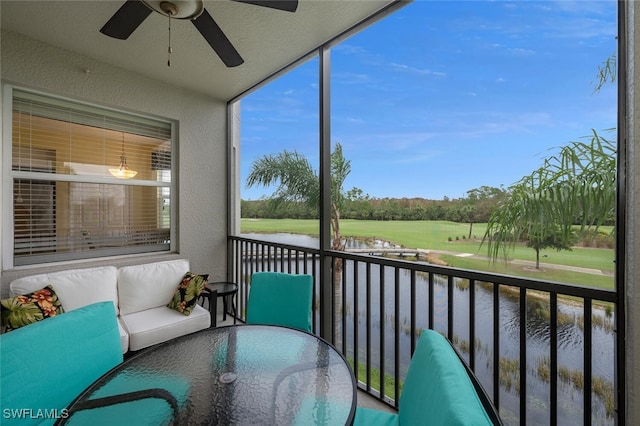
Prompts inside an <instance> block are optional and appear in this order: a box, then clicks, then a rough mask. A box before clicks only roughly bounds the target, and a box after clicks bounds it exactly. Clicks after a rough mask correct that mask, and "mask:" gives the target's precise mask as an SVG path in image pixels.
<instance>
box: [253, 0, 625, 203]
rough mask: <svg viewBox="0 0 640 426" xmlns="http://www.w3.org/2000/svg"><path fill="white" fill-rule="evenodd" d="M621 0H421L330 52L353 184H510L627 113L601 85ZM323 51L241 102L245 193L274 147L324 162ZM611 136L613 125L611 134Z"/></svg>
mask: <svg viewBox="0 0 640 426" xmlns="http://www.w3.org/2000/svg"><path fill="white" fill-rule="evenodd" d="M616 20H617V17H616V3H615V2H614V1H611V0H610V1H601V2H587V1H564V0H563V1H541V2H536V1H427V0H418V1H415V2H413V3H411V4H409V5H407V6H406V7H404V8H402V9H400V10H398V11H397V12H395V13H393V14H391V15H389V16H387V17H386V18H384V19H382V20H381V21H379V22H377V23H375V24H373V25H372V26H369V27H368V28H366V29H364V30H363V31H361V32H359V33H357V34H356V35H354V36H352V37H350V38H348V39H346V40H344V41H343V42H342V43H340V44H339V45H337V46H335V47H334V48H333V49H332V51H331V93H332V95H331V115H332V122H331V126H332V127H331V135H332V143H336V142H340V143H341V144H342V146H343V150H344V155H345V157H346V158H347V159H349V160H350V161H351V169H352V170H351V174H350V175H349V177H348V178H347V180H346V182H345V185H344V187H345V190H348V189H351V188H352V187H358V188H360V189H362V190H363V192H364V193H365V194H369V195H370V196H372V197H378V198H383V197H397V198H402V197H409V198H411V197H421V198H428V199H442V198H443V197H445V196H446V197H449V198H459V197H464V196H465V195H466V192H467V191H468V190H470V189H473V188H477V187H480V186H483V185H487V186H496V187H500V186H502V185H504V187H505V188H506V187H508V186H509V185H511V184H512V183H514V182H516V181H517V180H519V179H520V178H521V177H523V176H525V175H527V174H529V173H531V172H532V171H533V170H534V169H536V168H537V167H539V166H540V165H541V164H542V159H543V158H545V157H547V156H549V155H550V154H552V153H553V150H552V151H550V149H552V148H554V147H558V146H563V145H566V144H567V143H569V142H570V141H576V140H580V139H581V138H582V137H585V136H588V135H590V133H591V129H592V128H593V129H595V130H597V131H598V132H602V131H604V130H605V129H609V128H613V127H615V125H616V88H615V85H613V84H610V85H608V86H606V87H604V88H603V89H602V90H601V91H600V92H598V93H596V94H594V93H593V89H594V83H595V81H596V73H597V70H598V65H599V64H601V63H602V62H603V61H605V60H606V59H607V58H608V57H609V56H610V55H611V54H612V53H614V52H615V51H616V40H615V37H616V25H617V24H616ZM317 76H318V60H317V59H313V60H311V61H310V62H308V63H305V64H304V65H302V66H300V67H298V68H296V69H295V70H294V71H292V72H290V73H288V74H287V75H285V76H283V77H281V78H279V79H278V80H275V81H274V82H272V83H270V84H268V85H267V86H264V87H263V88H261V89H259V90H258V91H256V92H254V93H252V94H250V95H248V96H247V97H245V98H244V99H243V100H242V102H241V188H242V193H241V196H242V198H243V199H258V198H260V197H262V196H268V195H270V194H271V193H272V192H273V189H274V188H246V186H245V182H246V175H247V174H248V172H249V170H250V167H251V164H252V162H253V161H255V159H257V158H259V157H260V156H262V155H265V154H272V153H277V152H281V151H282V150H284V149H287V150H296V151H298V152H300V153H302V154H304V155H305V156H306V157H307V158H308V159H309V161H310V162H311V164H312V165H314V167H316V169H317V165H318V94H317ZM603 134H604V135H606V137H609V138H614V135H615V133H603Z"/></svg>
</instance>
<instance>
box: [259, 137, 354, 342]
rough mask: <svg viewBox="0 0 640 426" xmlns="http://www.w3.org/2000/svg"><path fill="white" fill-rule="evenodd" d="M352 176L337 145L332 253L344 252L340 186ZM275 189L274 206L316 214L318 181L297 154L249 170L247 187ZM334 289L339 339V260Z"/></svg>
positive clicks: (267, 158) (333, 172) (273, 158)
mask: <svg viewBox="0 0 640 426" xmlns="http://www.w3.org/2000/svg"><path fill="white" fill-rule="evenodd" d="M350 172H351V162H350V161H348V160H346V159H345V158H344V156H343V155H342V145H341V144H340V143H337V144H336V146H335V148H334V150H333V152H332V153H331V231H332V237H331V249H332V250H344V247H345V244H346V241H343V240H342V237H341V235H340V209H341V208H342V207H343V204H344V200H345V198H346V196H347V195H346V193H345V192H344V189H343V184H344V181H345V179H346V178H347V176H348V175H349V173H350ZM275 184H278V188H277V189H276V191H275V192H274V194H273V195H272V197H271V200H272V201H274V202H275V203H282V202H298V203H305V204H307V205H308V206H309V207H311V208H313V209H315V211H318V209H319V206H320V179H319V177H318V175H317V174H316V172H315V171H314V170H313V167H311V164H310V163H309V161H308V160H307V159H306V158H305V157H304V156H303V155H301V154H299V153H298V152H296V151H293V152H292V151H287V150H285V151H282V152H281V153H278V154H269V155H265V156H263V157H261V158H259V159H257V160H256V161H254V163H253V164H252V166H251V171H250V173H249V176H248V177H247V186H248V187H251V186H254V185H262V186H271V185H275ZM333 278H334V282H335V284H336V285H335V289H334V295H333V298H334V300H333V302H334V306H335V307H336V309H335V311H334V312H335V315H336V318H335V322H334V324H335V328H334V330H333V331H334V335H335V336H336V339H339V337H338V336H339V334H340V324H339V318H340V315H339V312H340V309H342V291H341V288H342V259H337V260H336V261H335V262H334V264H333Z"/></svg>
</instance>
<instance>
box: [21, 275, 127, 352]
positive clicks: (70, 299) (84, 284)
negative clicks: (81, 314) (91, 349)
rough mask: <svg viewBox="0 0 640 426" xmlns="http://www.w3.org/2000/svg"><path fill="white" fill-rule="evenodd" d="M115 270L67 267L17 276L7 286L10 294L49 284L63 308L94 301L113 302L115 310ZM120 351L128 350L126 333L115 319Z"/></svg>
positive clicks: (66, 308) (81, 305)
mask: <svg viewBox="0 0 640 426" xmlns="http://www.w3.org/2000/svg"><path fill="white" fill-rule="evenodd" d="M117 279H118V269H117V268H116V267H115V266H101V267H97V268H86V269H71V270H66V271H59V272H51V273H48V274H39V275H32V276H29V277H23V278H18V279H17V280H14V281H12V282H11V284H10V285H9V293H10V295H11V296H17V295H20V294H27V293H31V292H33V291H35V290H39V289H41V288H44V287H45V286H47V285H49V284H51V286H52V287H53V289H54V290H55V292H56V294H57V295H58V299H59V300H60V303H61V304H62V307H63V308H64V310H65V311H67V312H69V311H73V310H74V309H78V308H82V307H83V306H87V305H91V304H92V303H97V302H113V305H114V307H115V309H116V314H117V313H118V286H117ZM118 330H119V332H120V344H121V345H122V353H126V352H127V351H128V350H129V335H128V334H127V332H126V330H125V329H124V327H123V326H122V324H121V323H120V321H118Z"/></svg>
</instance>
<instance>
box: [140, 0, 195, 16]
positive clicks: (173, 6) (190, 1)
mask: <svg viewBox="0 0 640 426" xmlns="http://www.w3.org/2000/svg"><path fill="white" fill-rule="evenodd" d="M142 3H144V4H145V6H147V7H148V8H149V9H151V10H153V11H155V12H158V13H159V14H161V15H164V16H168V17H170V18H172V19H190V20H194V19H196V18H198V16H200V15H201V14H202V11H203V10H204V1H203V0H173V1H154V0H142Z"/></svg>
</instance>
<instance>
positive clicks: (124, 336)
mask: <svg viewBox="0 0 640 426" xmlns="http://www.w3.org/2000/svg"><path fill="white" fill-rule="evenodd" d="M118 331H119V332H120V345H121V346H122V353H123V354H126V353H127V352H128V351H129V333H127V330H126V329H125V328H124V324H123V323H122V318H120V317H118Z"/></svg>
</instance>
